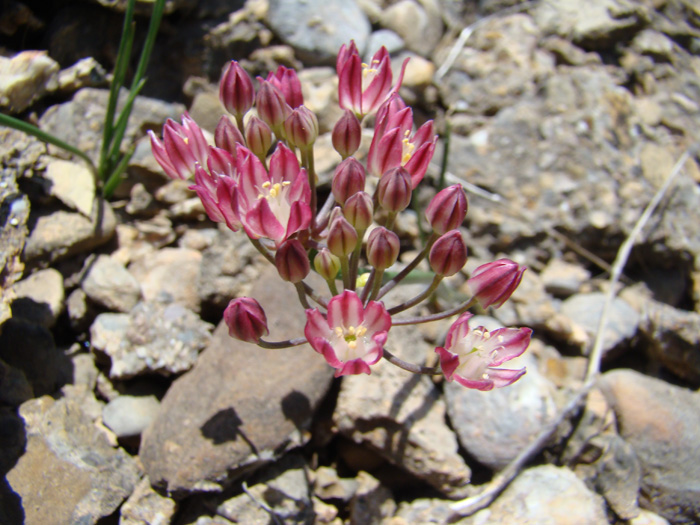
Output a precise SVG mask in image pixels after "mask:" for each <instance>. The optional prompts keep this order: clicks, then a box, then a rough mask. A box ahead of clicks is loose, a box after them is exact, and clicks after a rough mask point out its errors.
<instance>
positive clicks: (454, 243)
mask: <svg viewBox="0 0 700 525" xmlns="http://www.w3.org/2000/svg"><path fill="white" fill-rule="evenodd" d="M428 260H429V261H430V267H431V268H432V269H433V271H434V272H435V273H436V274H438V275H442V276H444V277H450V276H451V275H454V274H456V273H457V272H458V271H460V270H461V269H462V267H464V264H465V263H466V262H467V245H466V244H464V239H462V234H461V233H459V230H452V231H449V232H447V233H446V234H444V235H443V236H441V237H440V238H439V239H438V240H437V241H435V244H433V247H432V248H431V249H430V255H429V256H428Z"/></svg>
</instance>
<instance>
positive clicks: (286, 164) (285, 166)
mask: <svg viewBox="0 0 700 525" xmlns="http://www.w3.org/2000/svg"><path fill="white" fill-rule="evenodd" d="M300 169H301V168H300V166H299V161H298V160H297V156H296V155H295V154H294V152H293V151H292V150H290V149H289V148H288V147H287V146H285V145H284V144H283V143H281V142H280V143H279V144H277V148H275V152H274V153H273V154H272V156H271V157H270V181H271V182H272V183H273V184H274V183H276V182H282V181H293V180H294V178H295V177H296V176H297V175H298V174H299V170H300Z"/></svg>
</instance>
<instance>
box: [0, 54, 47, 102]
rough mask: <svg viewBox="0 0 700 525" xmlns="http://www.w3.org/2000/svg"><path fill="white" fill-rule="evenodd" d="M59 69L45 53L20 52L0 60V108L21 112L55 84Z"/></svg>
mask: <svg viewBox="0 0 700 525" xmlns="http://www.w3.org/2000/svg"><path fill="white" fill-rule="evenodd" d="M58 69H59V66H58V64H57V63H56V61H55V60H53V59H52V58H50V57H49V56H48V54H47V52H46V51H23V52H21V53H17V54H16V55H15V56H14V57H12V58H7V57H0V79H1V80H0V107H2V108H3V109H4V110H5V111H9V112H10V113H21V112H22V111H24V110H25V109H27V108H28V107H29V106H31V105H32V103H34V102H36V101H37V100H38V99H40V98H41V96H42V95H44V94H45V93H46V91H47V90H48V89H49V88H50V87H52V86H53V85H54V84H55V82H56V78H55V77H56V73H58Z"/></svg>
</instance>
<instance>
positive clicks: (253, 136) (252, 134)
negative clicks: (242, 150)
mask: <svg viewBox="0 0 700 525" xmlns="http://www.w3.org/2000/svg"><path fill="white" fill-rule="evenodd" d="M245 141H246V143H247V144H248V149H249V150H250V151H252V152H253V154H254V155H255V156H256V157H258V158H259V159H261V160H262V159H264V158H265V157H267V152H268V151H270V146H271V145H272V130H270V126H268V125H267V124H265V122H263V121H262V120H260V119H259V118H258V117H256V116H252V117H250V118H249V119H248V122H247V123H246V126H245Z"/></svg>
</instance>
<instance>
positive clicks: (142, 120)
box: [39, 88, 185, 162]
mask: <svg viewBox="0 0 700 525" xmlns="http://www.w3.org/2000/svg"><path fill="white" fill-rule="evenodd" d="M108 96H109V90H106V89H95V88H84V89H81V90H80V91H78V92H77V93H76V94H75V96H74V97H73V99H72V100H71V101H69V102H64V103H63V104H58V105H56V106H52V107H50V108H49V109H48V110H47V111H46V112H45V113H44V114H43V115H42V116H41V118H40V119H39V127H40V128H41V129H42V130H44V131H46V132H48V133H51V134H53V135H56V136H58V137H61V138H62V139H63V140H64V141H66V142H68V143H69V144H72V145H73V146H75V147H77V148H78V149H79V150H81V151H83V152H85V153H87V154H88V155H89V156H90V158H92V159H93V161H95V162H97V160H98V158H99V151H100V145H101V143H102V124H103V123H104V118H105V110H106V108H107V98H108ZM126 96H127V94H126V90H122V92H121V93H120V95H119V104H118V105H117V111H119V110H120V109H121V107H122V105H123V104H124V102H125V100H126ZM184 111H185V107H184V106H182V105H180V104H169V103H166V102H161V101H159V100H155V99H150V98H146V97H136V101H135V102H134V108H133V110H132V112H131V117H130V118H129V125H128V126H127V129H126V133H125V135H124V142H125V143H132V142H133V141H135V140H136V139H137V138H139V137H140V136H142V134H143V131H142V130H144V129H148V128H153V129H160V128H161V126H162V125H163V123H164V122H165V120H166V119H168V118H172V119H176V120H179V118H180V115H182V113H184ZM51 148H52V149H53V147H51Z"/></svg>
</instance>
